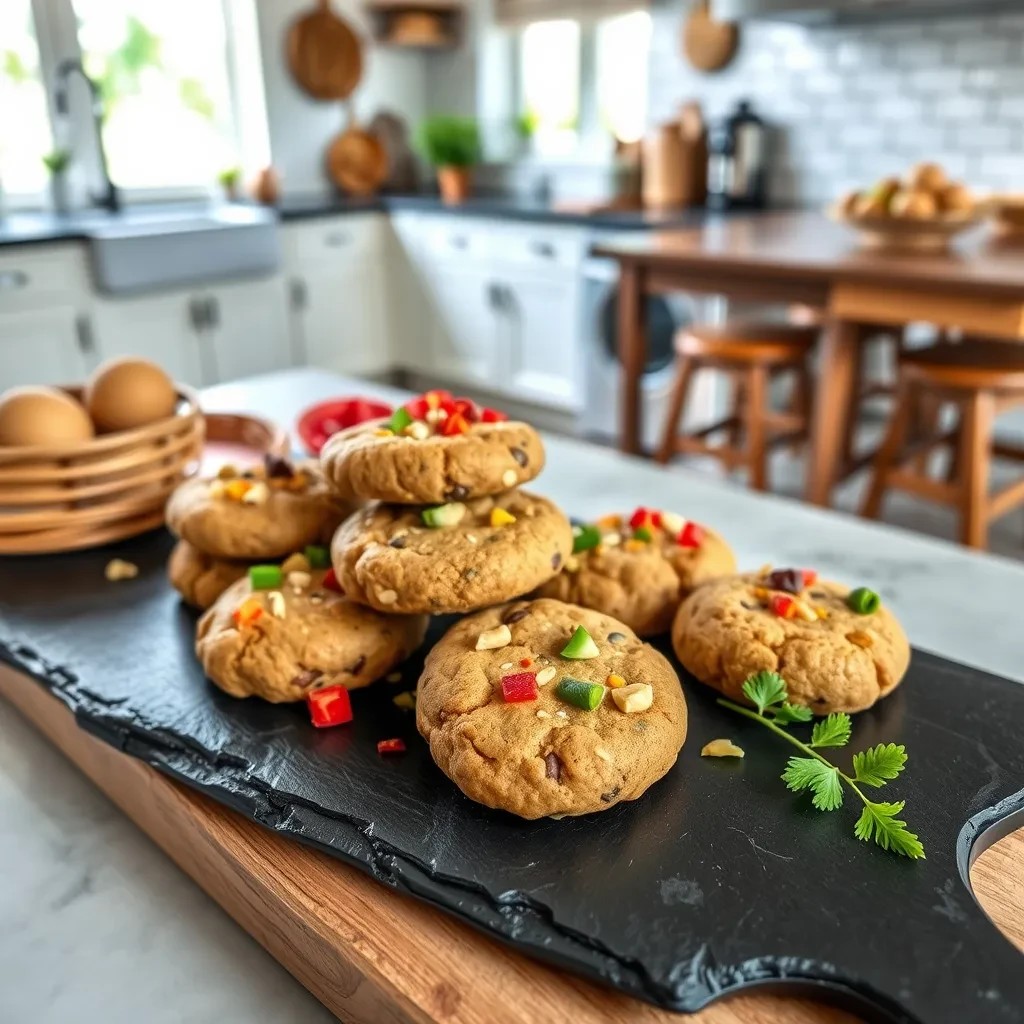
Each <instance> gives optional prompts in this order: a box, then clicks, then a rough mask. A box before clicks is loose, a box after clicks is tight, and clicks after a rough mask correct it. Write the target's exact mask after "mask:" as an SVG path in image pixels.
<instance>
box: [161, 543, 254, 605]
mask: <svg viewBox="0 0 1024 1024" xmlns="http://www.w3.org/2000/svg"><path fill="white" fill-rule="evenodd" d="M248 571H249V563H248V562H237V561H233V560H231V559H228V558H212V557H211V556H210V555H205V554H203V552H202V551H200V550H199V549H198V548H195V547H193V546H192V545H191V544H189V542H188V541H187V540H179V541H178V543H177V544H175V545H174V548H173V549H172V550H171V557H170V558H169V559H168V561H167V575H168V577H169V578H170V581H171V586H172V587H174V589H175V590H176V591H178V593H179V594H181V596H182V597H183V598H184V600H185V601H186V602H187V603H188V604H190V605H192V607H193V608H199V609H200V610H201V611H205V610H206V609H207V608H209V607H210V605H212V604H213V602H214V601H216V600H217V598H218V597H220V595H221V594H223V593H224V591H225V590H227V589H228V587H230V586H231V584H232V583H234V582H235V581H236V580H240V579H241V578H242V577H243V576H245V574H246V573H247V572H248Z"/></svg>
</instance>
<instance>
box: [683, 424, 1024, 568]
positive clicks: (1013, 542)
mask: <svg viewBox="0 0 1024 1024" xmlns="http://www.w3.org/2000/svg"><path fill="white" fill-rule="evenodd" d="M881 432H882V427H881V426H879V425H875V424H868V425H865V426H864V427H862V429H861V431H860V433H859V435H858V442H859V446H862V447H863V448H868V447H870V446H872V445H877V444H878V441H879V438H880V435H881ZM677 463H679V464H686V465H687V466H690V467H692V468H694V469H700V470H701V471H704V472H708V473H712V474H715V475H718V476H721V475H722V470H721V468H720V467H719V466H718V464H717V463H716V462H714V461H713V460H710V459H706V458H703V457H693V458H689V457H686V458H684V457H679V458H678V459H677ZM1019 478H1020V466H1019V465H1016V466H1015V465H1014V464H1013V463H1005V462H1001V463H997V465H996V469H995V471H994V474H993V481H992V486H994V487H1002V486H1004V485H1005V484H1007V483H1009V482H1012V481H1013V480H1015V479H1019ZM770 480H771V487H772V491H773V492H775V493H776V494H783V495H785V496H786V497H790V498H797V499H800V498H802V496H803V485H804V458H803V455H802V454H797V455H792V454H790V453H788V452H786V451H783V450H781V449H780V450H779V451H776V452H775V453H774V454H773V456H772V460H771V471H770ZM869 480H870V473H869V471H867V470H865V471H862V472H860V473H857V474H855V475H854V476H853V477H851V478H850V479H849V480H847V481H846V482H845V483H843V484H842V486H840V487H838V488H836V491H835V493H834V496H833V504H832V507H833V508H834V509H836V510H837V511H840V512H848V513H850V514H852V515H856V514H857V510H858V508H859V507H860V503H861V499H862V498H863V496H864V492H865V491H866V489H867V486H868V483H869ZM882 520H883V521H884V522H886V523H890V524H891V525H893V526H901V527H903V528H904V529H906V530H914V531H916V532H918V533H925V534H929V535H931V536H933V537H941V538H942V539H944V540H952V541H955V540H956V538H957V524H956V517H955V514H954V512H953V510H952V509H947V508H944V507H942V506H939V505H934V504H932V503H931V502H925V501H919V500H918V499H916V498H913V497H911V496H910V495H907V494H902V493H900V492H897V491H890V492H889V495H888V497H887V498H886V500H885V503H884V505H883V509H882ZM989 550H990V551H991V552H992V553H993V554H998V555H1003V556H1004V557H1006V558H1014V559H1017V560H1018V561H1024V510H1021V509H1018V510H1016V511H1014V512H1010V513H1009V514H1008V515H1005V516H1003V517H1002V518H1001V519H998V520H996V521H995V522H994V523H993V524H992V526H991V527H990V529H989Z"/></svg>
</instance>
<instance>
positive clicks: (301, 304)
mask: <svg viewBox="0 0 1024 1024" xmlns="http://www.w3.org/2000/svg"><path fill="white" fill-rule="evenodd" d="M290 291H291V295H290V298H291V303H292V309H294V310H295V311H296V312H301V311H302V310H304V309H306V308H307V307H308V306H309V289H308V288H307V287H306V282H305V281H303V280H302V278H300V277H296V278H293V279H292V282H291V287H290Z"/></svg>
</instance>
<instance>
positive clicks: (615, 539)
mask: <svg viewBox="0 0 1024 1024" xmlns="http://www.w3.org/2000/svg"><path fill="white" fill-rule="evenodd" d="M601 543H602V544H603V545H604V546H605V547H606V548H617V547H618V546H619V545H620V544H621V543H622V537H621V535H620V534H618V533H605V534H602V535H601Z"/></svg>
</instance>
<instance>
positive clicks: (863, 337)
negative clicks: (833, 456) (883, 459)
mask: <svg viewBox="0 0 1024 1024" xmlns="http://www.w3.org/2000/svg"><path fill="white" fill-rule="evenodd" d="M868 333H869V332H868V330H867V328H865V327H861V328H860V342H859V344H858V345H857V348H856V350H855V351H854V353H853V369H852V370H851V373H852V375H853V390H852V391H851V392H850V405H849V407H848V408H847V410H846V422H845V423H844V424H843V462H844V463H845V464H846V465H849V464H850V463H851V462H853V456H854V452H855V450H856V447H857V426H858V424H859V423H860V407H861V403H862V402H863V401H864V380H863V377H864V347H865V345H866V344H867V336H868Z"/></svg>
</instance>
